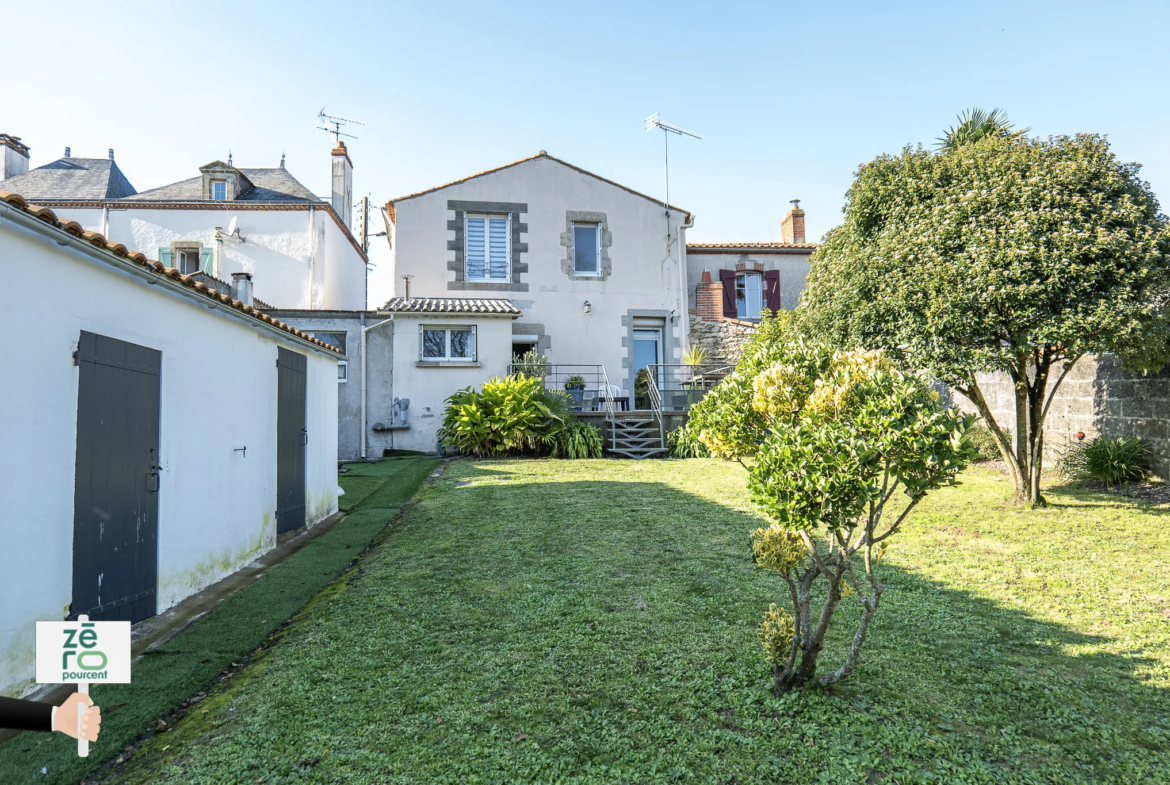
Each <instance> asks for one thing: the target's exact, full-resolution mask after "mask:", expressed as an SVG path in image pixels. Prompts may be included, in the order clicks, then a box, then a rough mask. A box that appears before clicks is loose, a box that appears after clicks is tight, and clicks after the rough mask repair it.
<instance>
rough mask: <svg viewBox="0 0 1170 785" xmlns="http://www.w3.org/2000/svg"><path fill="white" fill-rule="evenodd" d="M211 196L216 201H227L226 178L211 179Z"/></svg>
mask: <svg viewBox="0 0 1170 785" xmlns="http://www.w3.org/2000/svg"><path fill="white" fill-rule="evenodd" d="M211 198H212V199H213V200H215V201H217V202H226V201H227V181H226V180H212V181H211Z"/></svg>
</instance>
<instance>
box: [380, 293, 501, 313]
mask: <svg viewBox="0 0 1170 785" xmlns="http://www.w3.org/2000/svg"><path fill="white" fill-rule="evenodd" d="M382 310H383V311H390V312H392V313H470V314H501V315H504V316H520V313H521V312H520V309H519V308H517V307H516V306H515V305H512V301H511V300H479V299H472V298H454V297H412V298H410V299H409V300H407V299H406V298H405V297H395V298H394V299H392V300H390V301H389V302H388V303H386V304H385V305H383V306H382Z"/></svg>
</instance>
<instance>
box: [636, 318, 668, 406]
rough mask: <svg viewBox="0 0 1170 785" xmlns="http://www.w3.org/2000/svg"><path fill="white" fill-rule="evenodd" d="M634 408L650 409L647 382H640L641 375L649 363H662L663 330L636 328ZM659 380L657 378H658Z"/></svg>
mask: <svg viewBox="0 0 1170 785" xmlns="http://www.w3.org/2000/svg"><path fill="white" fill-rule="evenodd" d="M633 359H634V408H636V409H648V408H650V402H649V401H648V400H646V399H645V398H646V384H645V382H641V383H639V379H638V377H639V375H640V374H641V372H642V370H643V369H644V368H646V366H648V365H659V364H661V363H662V330H661V329H659V328H654V329H635V330H634V356H633ZM656 381H657V380H656Z"/></svg>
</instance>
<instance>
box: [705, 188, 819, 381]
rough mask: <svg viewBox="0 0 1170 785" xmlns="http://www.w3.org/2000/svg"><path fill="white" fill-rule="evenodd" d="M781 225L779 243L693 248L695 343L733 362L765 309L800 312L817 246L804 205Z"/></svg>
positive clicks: (796, 203) (795, 208)
mask: <svg viewBox="0 0 1170 785" xmlns="http://www.w3.org/2000/svg"><path fill="white" fill-rule="evenodd" d="M792 204H793V206H792V209H791V210H789V211H788V214H787V215H785V216H784V218H783V220H782V221H781V223H780V235H781V239H780V242H772V243H688V244H687V277H688V279H689V280H690V282H691V287H690V288H689V291H688V294H689V297H690V301H689V306H690V331H691V341H692V343H694V344H695V345H697V346H701V347H702V348H703V349H705V350H706V351H707V354H708V355H709V356H710V357H712V358H713V359H714V358H717V359H723V360H727V361H730V362H734V361H735V360H737V359H738V358H739V354H740V352H741V351H742V349H743V345H744V343H746V341H747V339H748V338H749V337H750V336H751V334H752V332H754V330H755V325H756V323H757V322H758V321H759V319H760V314H761V313H762V312H763V310H764V309H765V308H767V309H769V310H771V311H780V310H786V311H791V310H793V309H795V308H796V305H797V302H798V301H799V299H800V293H801V292H802V291H803V290H804V285H805V279H806V278H807V277H808V271H809V257H811V256H812V253H813V251H815V250H816V249H817V244H816V243H810V242H806V238H805V232H804V210H802V209H801V208H800V200H799V199H794V200H793V201H792Z"/></svg>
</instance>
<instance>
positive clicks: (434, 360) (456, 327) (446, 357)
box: [418, 324, 479, 365]
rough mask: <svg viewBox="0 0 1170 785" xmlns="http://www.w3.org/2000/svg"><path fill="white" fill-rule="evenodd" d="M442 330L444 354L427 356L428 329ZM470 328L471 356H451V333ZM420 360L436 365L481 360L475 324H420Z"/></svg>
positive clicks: (468, 362) (469, 362)
mask: <svg viewBox="0 0 1170 785" xmlns="http://www.w3.org/2000/svg"><path fill="white" fill-rule="evenodd" d="M427 330H433V331H440V330H441V331H442V332H443V356H442V357H427V356H426V354H425V349H426V331H427ZM460 330H469V331H470V332H471V356H470V357H452V356H451V333H452V332H456V331H460ZM418 361H419V362H420V363H424V364H435V365H440V364H442V365H454V364H461V363H462V364H471V363H478V362H479V334H478V330H476V325H474V324H420V325H419V326H418Z"/></svg>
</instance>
